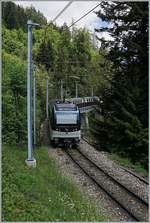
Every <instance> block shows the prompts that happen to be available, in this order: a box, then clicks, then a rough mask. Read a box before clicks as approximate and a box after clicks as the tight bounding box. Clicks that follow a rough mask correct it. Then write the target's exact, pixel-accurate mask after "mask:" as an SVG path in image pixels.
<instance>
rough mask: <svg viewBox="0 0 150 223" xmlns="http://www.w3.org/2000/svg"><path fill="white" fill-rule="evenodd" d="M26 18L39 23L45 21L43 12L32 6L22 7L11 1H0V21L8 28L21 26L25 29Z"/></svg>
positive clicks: (44, 22) (42, 23)
mask: <svg viewBox="0 0 150 223" xmlns="http://www.w3.org/2000/svg"><path fill="white" fill-rule="evenodd" d="M28 19H30V20H32V21H33V22H35V23H39V24H41V25H44V24H46V23H47V20H46V18H45V17H44V16H43V14H42V13H41V12H40V11H38V12H37V11H36V10H35V8H34V7H32V6H31V7H30V8H26V9H24V8H23V7H21V6H19V5H16V4H15V3H13V2H4V1H3V2H2V21H3V24H4V25H5V26H6V27H7V28H8V29H19V28H22V29H23V30H24V31H27V20H28Z"/></svg>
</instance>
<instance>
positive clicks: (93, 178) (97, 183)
mask: <svg viewBox="0 0 150 223" xmlns="http://www.w3.org/2000/svg"><path fill="white" fill-rule="evenodd" d="M65 152H66V153H67V154H68V156H69V157H70V158H71V159H72V160H73V162H75V163H76V165H78V166H79V167H80V169H81V170H82V171H83V172H84V173H85V174H86V175H87V176H88V177H89V178H90V179H91V180H92V181H93V182H94V183H95V184H96V185H97V186H98V187H100V188H101V189H102V190H103V191H104V192H105V193H106V194H107V195H108V196H109V197H111V198H112V200H114V201H115V202H116V203H117V204H118V205H119V206H120V207H121V208H122V209H123V210H125V211H126V212H127V213H128V214H129V215H130V216H131V217H132V218H133V219H134V220H136V221H141V219H139V218H138V217H137V216H135V215H134V214H133V213H132V212H131V211H130V210H128V209H127V208H126V207H125V205H124V204H122V203H121V202H120V201H118V199H116V198H115V197H114V196H113V195H112V194H111V192H108V191H107V190H106V188H105V187H104V186H102V185H101V184H100V183H99V182H98V181H97V179H95V177H93V176H91V174H89V173H88V171H87V170H85V168H84V167H83V166H82V165H80V164H79V162H78V161H77V160H76V158H74V157H73V155H72V154H71V152H69V150H65ZM81 155H82V154H81ZM88 162H90V163H92V162H91V160H89V161H88ZM92 164H93V163H92ZM93 165H94V166H95V163H94V164H93ZM96 168H97V167H96ZM141 202H143V201H141ZM144 202H145V201H144ZM145 205H146V206H147V204H145Z"/></svg>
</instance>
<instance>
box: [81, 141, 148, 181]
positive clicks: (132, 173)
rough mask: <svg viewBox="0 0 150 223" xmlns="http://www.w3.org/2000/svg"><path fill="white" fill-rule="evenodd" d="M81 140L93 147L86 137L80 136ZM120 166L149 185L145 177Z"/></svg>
mask: <svg viewBox="0 0 150 223" xmlns="http://www.w3.org/2000/svg"><path fill="white" fill-rule="evenodd" d="M82 140H83V141H85V142H86V143H88V144H89V145H90V146H92V147H94V145H92V143H90V142H89V141H88V140H87V139H86V138H84V137H82ZM95 149H96V148H95ZM120 168H121V169H123V170H124V171H126V172H127V173H129V174H130V175H132V176H134V177H135V178H137V179H138V180H140V181H142V182H144V183H145V184H147V185H149V182H148V181H147V180H146V179H144V178H143V177H141V176H139V175H138V174H136V173H134V172H133V171H131V170H129V169H127V168H125V167H121V166H120Z"/></svg>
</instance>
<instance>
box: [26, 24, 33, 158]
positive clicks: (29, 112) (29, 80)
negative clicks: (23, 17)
mask: <svg viewBox="0 0 150 223" xmlns="http://www.w3.org/2000/svg"><path fill="white" fill-rule="evenodd" d="M27 24H28V74H27V116H28V160H32V25H31V23H30V21H28V23H27Z"/></svg>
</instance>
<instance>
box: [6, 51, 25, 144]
mask: <svg viewBox="0 0 150 223" xmlns="http://www.w3.org/2000/svg"><path fill="white" fill-rule="evenodd" d="M2 61H3V67H2V72H3V85H2V87H3V88H2V89H3V90H2V107H3V113H2V118H3V120H4V121H3V141H4V142H8V143H19V142H20V143H23V142H25V141H26V89H25V86H26V64H25V63H24V62H23V61H22V60H20V59H19V58H18V57H16V56H12V55H10V54H7V53H5V52H4V53H3V56H2Z"/></svg>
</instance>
